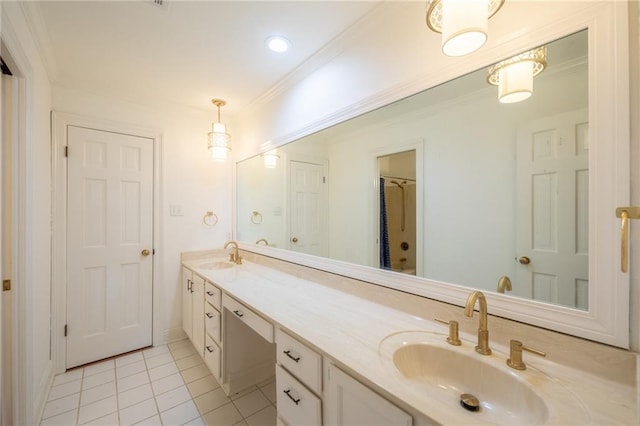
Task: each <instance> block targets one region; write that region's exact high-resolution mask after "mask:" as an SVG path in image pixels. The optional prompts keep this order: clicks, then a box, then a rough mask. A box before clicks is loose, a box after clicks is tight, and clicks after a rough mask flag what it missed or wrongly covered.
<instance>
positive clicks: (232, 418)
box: [202, 403, 242, 426]
mask: <svg viewBox="0 0 640 426" xmlns="http://www.w3.org/2000/svg"><path fill="white" fill-rule="evenodd" d="M202 418H203V419H204V421H205V423H206V424H208V425H220V426H230V425H234V424H236V423H238V422H239V421H242V416H241V415H240V412H239V411H238V410H236V407H235V406H234V405H233V404H232V403H229V404H226V405H223V406H222V407H220V408H218V409H216V410H213V411H210V412H208V413H207V414H205V415H204V416H202Z"/></svg>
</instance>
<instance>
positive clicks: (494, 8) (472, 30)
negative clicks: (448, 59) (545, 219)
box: [426, 0, 504, 56]
mask: <svg viewBox="0 0 640 426" xmlns="http://www.w3.org/2000/svg"><path fill="white" fill-rule="evenodd" d="M503 4H504V0H428V1H427V18H426V21H427V26H428V27H429V28H431V29H432V30H433V31H435V32H437V33H442V42H441V43H442V44H441V46H442V53H444V54H445V55H447V56H463V55H466V54H469V53H471V52H474V51H476V50H478V49H479V48H481V47H482V46H483V45H484V43H485V42H486V41H487V26H488V20H489V18H491V17H492V16H493V15H495V14H496V12H498V10H500V8H501V7H502V5H503Z"/></svg>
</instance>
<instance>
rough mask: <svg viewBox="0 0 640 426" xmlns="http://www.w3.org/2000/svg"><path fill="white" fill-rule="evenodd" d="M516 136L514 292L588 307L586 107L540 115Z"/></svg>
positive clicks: (564, 303)
mask: <svg viewBox="0 0 640 426" xmlns="http://www.w3.org/2000/svg"><path fill="white" fill-rule="evenodd" d="M518 135H519V136H518V149H517V152H518V161H517V166H518V170H517V188H516V190H517V192H518V194H517V200H518V201H517V209H518V221H517V228H518V229H517V248H518V253H517V255H516V260H518V261H519V265H518V267H517V270H518V276H517V281H516V286H515V287H516V288H514V293H515V294H517V295H521V296H525V297H531V298H532V299H535V300H541V301H546V302H550V303H554V304H560V305H563V306H570V307H576V308H579V309H588V283H589V281H588V272H589V271H588V269H589V267H588V264H589V259H588V253H589V234H588V227H589V218H588V211H589V208H588V207H589V205H588V204H589V203H588V201H589V169H588V152H589V146H588V140H589V138H588V122H587V111H586V110H580V111H574V112H569V113H564V114H559V115H557V116H552V117H548V118H545V119H540V120H536V121H535V122H531V123H529V124H527V125H526V126H523V128H522V129H521V130H520V131H519V132H518ZM527 261H528V262H529V263H527Z"/></svg>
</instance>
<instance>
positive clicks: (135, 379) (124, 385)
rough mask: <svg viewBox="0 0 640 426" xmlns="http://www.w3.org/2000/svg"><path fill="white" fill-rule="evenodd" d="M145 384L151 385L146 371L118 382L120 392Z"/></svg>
mask: <svg viewBox="0 0 640 426" xmlns="http://www.w3.org/2000/svg"><path fill="white" fill-rule="evenodd" d="M145 383H149V374H148V373H147V372H146V371H143V372H140V373H136V374H134V375H132V376H127V377H125V378H123V379H119V380H118V392H123V391H126V390H129V389H133V388H137V387H138V386H142V385H144V384H145Z"/></svg>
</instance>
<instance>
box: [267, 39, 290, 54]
mask: <svg viewBox="0 0 640 426" xmlns="http://www.w3.org/2000/svg"><path fill="white" fill-rule="evenodd" d="M264 43H265V45H266V46H267V47H268V48H269V49H271V50H273V51H274V52H277V53H282V52H286V51H287V50H289V48H290V47H291V42H290V41H289V40H287V39H286V38H284V37H282V36H270V37H267V39H266V40H265V41H264Z"/></svg>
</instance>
